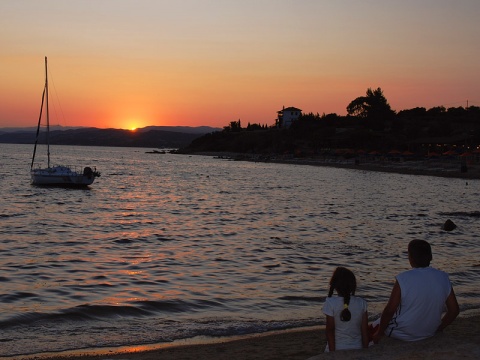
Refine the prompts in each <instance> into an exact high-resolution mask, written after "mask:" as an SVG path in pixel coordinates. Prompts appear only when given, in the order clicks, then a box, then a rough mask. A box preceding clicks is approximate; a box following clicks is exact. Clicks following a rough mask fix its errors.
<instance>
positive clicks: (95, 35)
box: [0, 0, 480, 128]
mask: <svg viewBox="0 0 480 360" xmlns="http://www.w3.org/2000/svg"><path fill="white" fill-rule="evenodd" d="M479 17H480V1H478V0H462V1H449V0H415V1H414V0H403V1H388V0H387V1H386V0H370V1H357V0H339V1H330V0H299V1H290V0H269V1H267V0H244V1H236V0H223V1H220V0H182V1H170V0H169V1H164V0H136V1H134V0H101V1H97V0H82V1H64V0H42V1H37V0H4V1H1V2H0V23H1V24H2V31H1V32H0V48H1V49H2V51H1V52H0V67H1V69H2V71H1V72H0V127H12V126H36V122H37V118H38V112H39V107H40V101H41V93H42V90H43V82H44V63H43V61H44V56H48V61H49V68H50V75H51V77H50V92H51V98H52V101H51V103H53V104H57V107H55V108H52V105H51V113H52V116H51V123H53V124H60V125H63V126H95V127H100V128H106V127H113V128H133V127H144V126H148V125H159V126H160V125H162V126H175V125H183V126H201V125H208V126H215V127H223V126H225V125H227V124H229V123H230V121H233V120H238V119H240V120H241V121H242V124H245V125H246V124H247V123H248V122H250V123H260V124H267V125H271V124H273V123H274V119H275V117H276V112H277V111H278V110H280V109H281V108H282V106H295V107H298V108H301V109H302V110H303V111H304V112H314V113H317V112H318V113H320V114H321V113H332V112H334V113H337V114H339V115H345V114H346V110H345V109H346V106H347V105H348V103H349V102H350V101H352V100H353V99H355V98H356V97H358V96H363V95H364V94H365V91H366V89H367V88H369V87H372V88H377V87H381V88H382V89H383V91H384V94H385V96H386V98H387V100H388V101H389V102H390V104H391V106H392V108H393V109H394V110H397V111H399V110H402V109H410V108H413V107H417V106H423V107H426V108H430V107H433V106H439V105H444V106H446V107H451V106H454V107H457V106H466V101H467V100H469V105H476V106H480V62H479V61H478V59H480V47H479V46H478V34H480V21H478V19H479ZM57 100H58V101H57ZM58 103H59V104H60V105H58Z"/></svg>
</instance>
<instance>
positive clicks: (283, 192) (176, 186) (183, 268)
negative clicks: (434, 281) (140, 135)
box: [0, 144, 480, 356]
mask: <svg viewBox="0 0 480 360" xmlns="http://www.w3.org/2000/svg"><path fill="white" fill-rule="evenodd" d="M149 150H152V149H141V148H109V147H73V146H55V147H52V149H51V153H52V163H53V164H66V165H74V164H79V165H81V166H91V167H96V168H97V170H98V171H100V172H101V174H102V175H101V177H100V178H98V179H97V180H96V181H95V183H94V184H93V185H91V186H90V187H89V188H87V189H63V188H43V187H35V186H31V185H30V183H29V167H30V161H31V152H32V147H31V146H27V145H10V144H0V164H1V170H0V188H1V192H2V201H1V204H0V356H11V355H19V354H32V353H41V352H51V351H62V350H72V349H84V348H96V347H115V346H123V345H141V344H152V343H163V342H171V341H174V340H178V339H188V338H192V337H196V336H230V335H239V334H253V333H260V332H265V331H270V330H279V329H289V328H297V327H303V326H311V325H321V324H323V323H324V316H323V315H322V312H321V308H322V304H323V302H324V299H325V297H326V296H327V293H328V282H329V280H330V277H331V274H332V272H333V270H334V269H335V267H336V266H347V267H349V268H350V269H352V270H353V271H354V272H355V274H356V276H357V280H358V290H357V295H359V296H362V297H364V298H365V299H366V300H367V301H368V304H369V312H370V315H371V318H373V317H375V316H378V314H379V312H380V311H381V310H382V308H383V306H384V305H385V303H386V300H387V299H388V296H389V293H390V290H391V288H392V285H393V282H394V277H395V275H396V274H397V273H398V272H401V271H404V270H407V269H408V268H409V264H408V259H407V254H406V248H407V244H408V242H409V241H410V240H412V239H424V240H427V241H429V242H430V243H431V244H432V248H433V252H434V255H433V262H432V265H433V266H435V267H437V268H439V269H442V270H444V271H447V272H448V273H449V274H450V277H451V280H452V283H453V285H454V288H455V291H456V294H457V297H458V300H459V303H460V307H461V309H462V311H463V310H468V309H476V308H480V294H479V290H478V284H479V283H480V246H479V245H480V235H479V234H480V180H468V181H466V180H462V179H452V178H440V177H430V176H411V175H400V174H392V173H381V172H366V171H362V170H349V169H336V168H331V167H315V166H307V165H286V164H273V163H260V162H259V163H255V162H238V161H227V160H221V159H215V158H213V157H206V156H189V155H175V154H168V153H167V154H148V153H146V152H147V151H149ZM37 151H38V153H41V151H42V150H41V149H39V150H37ZM447 219H451V220H452V221H453V222H454V223H455V224H456V225H457V228H456V229H455V230H454V231H451V232H446V231H443V230H442V224H443V223H444V222H445V221H446V220H447Z"/></svg>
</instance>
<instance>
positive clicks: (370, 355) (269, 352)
mask: <svg viewBox="0 0 480 360" xmlns="http://www.w3.org/2000/svg"><path fill="white" fill-rule="evenodd" d="M325 345H326V339H325V334H324V328H323V327H315V328H309V329H297V330H287V331H279V332H271V333H266V334H260V335H246V336H241V337H238V338H226V339H203V340H198V339H197V340H196V341H193V342H192V341H182V342H177V343H172V344H166V345H156V346H137V347H135V346H132V347H125V348H118V349H101V350H90V351H87V350H81V351H77V352H75V353H62V354H43V355H35V356H30V357H15V358H8V359H29V360H33V359H36V360H40V359H43V360H47V359H48V360H66V359H68V360H99V359H102V360H107V359H112V360H114V359H115V360H127V359H128V360H158V359H160V360H193V359H196V360H207V359H208V360H212V359H228V360H246V359H251V360H276V359H289V360H307V359H310V360H322V359H394V360H400V359H402V360H403V359H405V360H406V359H440V360H443V359H445V360H446V359H449V360H450V359H479V358H480V314H479V313H478V312H476V313H472V314H471V315H466V314H462V315H461V316H460V317H459V318H457V319H456V320H455V321H454V323H453V324H452V325H450V326H449V327H448V328H447V329H445V331H444V332H443V333H440V334H437V335H435V336H434V337H433V338H430V339H427V340H423V341H418V342H413V343H411V342H401V341H397V340H393V339H390V338H384V340H382V342H381V343H380V344H378V345H374V346H372V347H370V348H369V349H364V350H350V351H337V352H333V353H323V350H324V349H325ZM0 359H4V358H0Z"/></svg>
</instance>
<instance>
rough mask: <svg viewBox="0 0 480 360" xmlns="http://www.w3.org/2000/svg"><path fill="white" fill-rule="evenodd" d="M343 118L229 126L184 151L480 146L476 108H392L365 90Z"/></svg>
mask: <svg viewBox="0 0 480 360" xmlns="http://www.w3.org/2000/svg"><path fill="white" fill-rule="evenodd" d="M346 109H347V115H346V116H339V115H337V114H335V113H333V114H322V115H320V114H318V113H316V114H313V113H307V114H301V116H300V117H299V119H298V120H296V121H295V122H293V123H292V125H291V127H290V128H288V129H282V128H278V127H276V126H275V125H271V126H267V125H260V124H253V125H251V124H250V123H249V124H248V126H247V127H246V128H243V127H242V125H241V122H240V120H238V121H232V122H230V124H229V125H228V126H226V127H225V128H224V129H223V131H221V132H218V133H212V134H207V135H205V136H203V137H201V138H199V139H196V140H195V141H193V142H192V144H190V146H189V147H187V148H186V149H184V150H185V151H187V152H188V151H231V152H251V153H298V152H302V153H307V154H308V153H310V154H315V153H321V152H325V151H330V150H332V149H339V148H352V149H365V150H371V149H375V150H379V151H381V150H389V149H390V150H391V149H393V148H396V149H398V150H412V151H418V150H419V149H420V148H421V147H422V146H423V147H425V146H430V145H432V144H435V143H442V144H443V146H453V145H458V146H467V145H468V146H470V147H473V146H478V145H479V144H480V108H479V107H477V106H470V107H468V108H464V107H451V108H445V107H443V106H437V107H433V108H431V109H426V108H423V107H417V108H414V109H407V110H401V111H399V112H398V113H397V112H395V111H394V110H392V109H391V107H390V105H389V103H388V101H387V99H386V97H385V96H384V94H383V91H382V89H381V88H377V89H373V90H372V89H370V88H369V89H367V91H366V94H365V95H364V96H360V97H357V98H356V99H354V100H352V101H351V102H350V103H349V104H348V106H347V108H346Z"/></svg>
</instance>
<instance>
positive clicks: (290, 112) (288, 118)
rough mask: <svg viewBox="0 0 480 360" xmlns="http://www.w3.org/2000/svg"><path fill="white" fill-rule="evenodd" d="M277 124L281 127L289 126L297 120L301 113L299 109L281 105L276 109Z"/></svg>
mask: <svg viewBox="0 0 480 360" xmlns="http://www.w3.org/2000/svg"><path fill="white" fill-rule="evenodd" d="M277 114H278V117H277V126H278V127H282V128H289V127H290V125H292V123H293V122H294V121H295V120H298V118H299V117H300V115H301V114H302V110H301V109H297V108H296V107H287V108H286V107H285V106H284V107H283V109H282V110H279V111H277Z"/></svg>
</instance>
